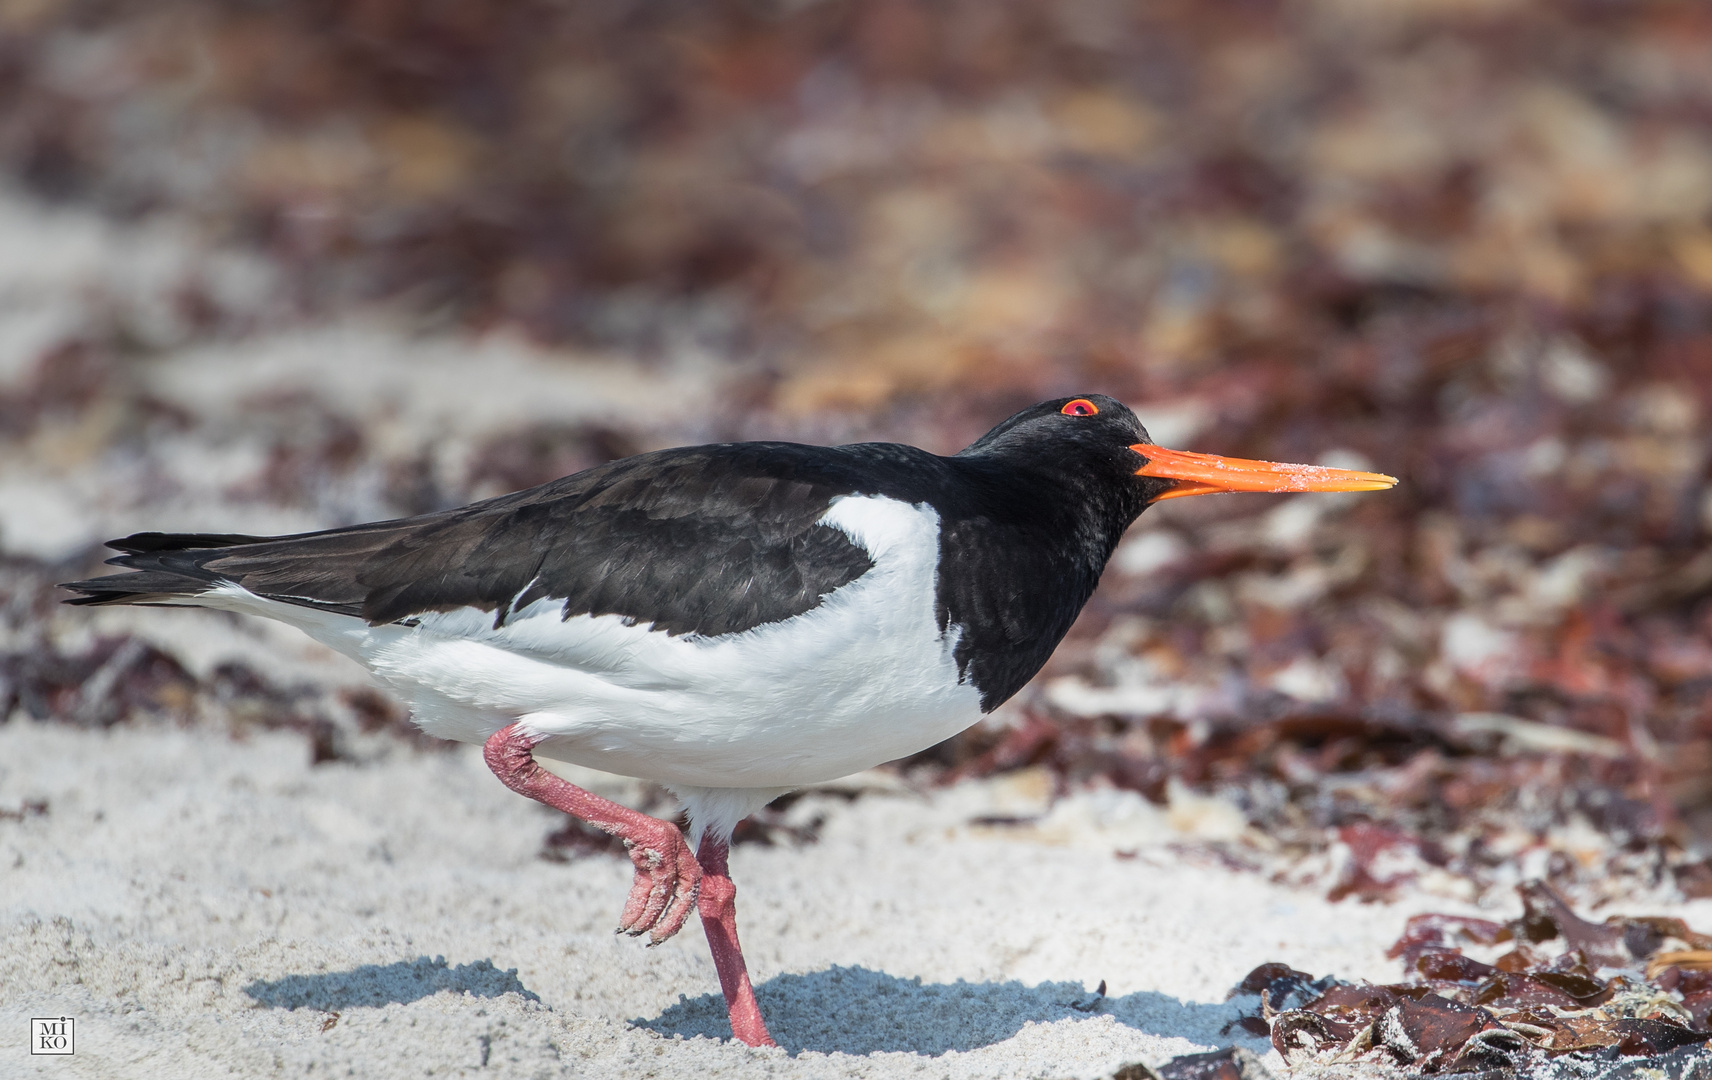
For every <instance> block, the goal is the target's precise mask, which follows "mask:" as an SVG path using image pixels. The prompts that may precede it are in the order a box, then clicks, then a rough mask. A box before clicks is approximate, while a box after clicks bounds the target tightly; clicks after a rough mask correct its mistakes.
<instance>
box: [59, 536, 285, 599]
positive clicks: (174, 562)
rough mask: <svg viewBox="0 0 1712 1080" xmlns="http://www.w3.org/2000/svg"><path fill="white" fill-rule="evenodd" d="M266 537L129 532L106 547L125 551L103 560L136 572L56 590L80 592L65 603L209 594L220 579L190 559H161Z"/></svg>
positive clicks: (70, 582)
mask: <svg viewBox="0 0 1712 1080" xmlns="http://www.w3.org/2000/svg"><path fill="white" fill-rule="evenodd" d="M267 539H269V538H268V537H265V536H245V535H242V534H240V533H159V532H142V533H133V534H132V535H130V536H126V537H122V538H120V539H118V540H109V541H107V546H108V547H110V548H113V549H114V550H116V551H122V552H124V553H125V554H123V555H120V556H118V557H117V558H113V559H108V560H107V561H108V563H110V564H112V565H115V566H124V567H129V568H132V569H134V570H136V571H137V572H136V573H130V574H114V575H113V576H111V577H102V578H91V579H90V580H88V581H68V582H66V583H65V584H63V585H61V586H60V588H62V589H71V590H73V591H75V592H80V593H83V594H84V595H82V596H75V597H72V598H71V599H69V600H67V601H65V602H66V603H68V604H84V605H98V604H170V603H173V602H174V598H175V597H188V596H195V595H197V594H198V593H203V592H206V591H208V589H209V588H210V587H212V586H213V585H215V584H216V583H218V582H219V581H220V578H219V576H218V575H215V574H211V573H209V572H207V571H205V570H203V569H202V568H201V566H200V565H199V564H198V560H196V559H195V558H194V556H193V555H192V556H191V557H188V558H187V557H185V556H180V557H178V558H174V559H171V560H170V561H168V560H167V559H166V558H163V556H166V555H169V554H170V553H174V552H185V553H193V552H197V551H204V550H209V549H216V548H227V547H235V546H237V545H239V544H258V543H262V542H263V541H265V540H267Z"/></svg>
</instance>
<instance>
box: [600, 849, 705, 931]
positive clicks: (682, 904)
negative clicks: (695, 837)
mask: <svg viewBox="0 0 1712 1080" xmlns="http://www.w3.org/2000/svg"><path fill="white" fill-rule="evenodd" d="M622 835H623V839H624V847H625V849H626V850H627V851H629V852H630V861H631V862H632V863H634V864H636V877H635V878H634V880H632V882H631V884H630V899H629V900H627V901H626V902H625V904H624V914H623V915H621V916H619V920H618V930H617V933H620V934H629V935H630V936H631V937H640V936H641V935H643V934H647V935H648V944H649V945H658V944H660V942H662V941H665V940H666V939H667V938H669V937H671V936H672V935H673V934H675V933H677V932H678V931H679V930H682V929H683V926H684V922H685V921H686V920H688V919H689V917H690V912H692V911H694V910H695V909H696V897H697V896H698V895H699V894H700V892H701V877H702V875H701V864H700V863H698V862H696V857H695V853H694V852H692V851H691V850H690V846H689V844H688V843H687V842H686V841H685V840H684V834H683V833H682V832H681V831H679V829H678V827H677V826H676V825H674V824H672V823H671V822H669V821H659V820H657V819H649V823H648V824H647V825H632V826H630V827H629V828H627V829H626V830H625V831H624V833H623V834H622Z"/></svg>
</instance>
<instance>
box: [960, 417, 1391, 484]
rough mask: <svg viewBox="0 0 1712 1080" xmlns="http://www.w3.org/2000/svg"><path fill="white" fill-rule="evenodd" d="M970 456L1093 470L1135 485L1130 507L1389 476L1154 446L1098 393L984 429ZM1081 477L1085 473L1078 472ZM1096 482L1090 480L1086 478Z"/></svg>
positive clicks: (1375, 481) (1130, 419) (1136, 424)
mask: <svg viewBox="0 0 1712 1080" xmlns="http://www.w3.org/2000/svg"><path fill="white" fill-rule="evenodd" d="M963 453H964V454H969V455H988V454H990V455H1004V456H1007V457H1009V456H1020V455H1023V454H1027V455H1031V456H1035V457H1036V459H1037V460H1038V455H1050V456H1051V457H1052V458H1055V459H1057V460H1058V461H1060V462H1061V463H1062V465H1063V466H1065V467H1068V468H1070V469H1078V468H1080V469H1084V470H1093V471H1097V472H1098V473H1100V474H1104V475H1105V476H1107V477H1110V479H1111V481H1113V482H1118V481H1119V480H1120V478H1121V482H1122V483H1123V484H1125V485H1137V486H1136V487H1133V488H1130V489H1129V490H1128V491H1127V492H1126V494H1128V495H1130V499H1126V500H1125V501H1131V499H1134V497H1135V496H1139V499H1138V500H1135V503H1136V509H1137V511H1138V512H1139V509H1140V507H1142V506H1147V505H1151V504H1152V503H1156V502H1160V501H1162V500H1164V499H1177V498H1182V497H1183V496H1186V495H1211V494H1213V493H1215V492H1221V491H1275V492H1290V491H1382V490H1384V489H1386V488H1389V487H1392V486H1394V485H1395V484H1396V483H1397V480H1396V478H1395V477H1391V476H1386V475H1384V474H1382V473H1371V472H1358V471H1356V470H1354V469H1331V468H1326V467H1324V466H1321V465H1290V464H1284V463H1281V462H1276V461H1249V460H1247V459H1244V458H1231V457H1218V456H1216V455H1213V454H1198V453H1194V452H1192V451H1188V450H1167V449H1166V448H1164V447H1162V446H1155V445H1154V443H1153V440H1152V439H1151V438H1150V437H1149V436H1148V434H1147V429H1146V428H1144V427H1142V426H1141V421H1140V420H1139V419H1137V418H1136V415H1135V413H1133V412H1131V411H1130V410H1129V408H1128V407H1127V406H1125V405H1124V404H1123V402H1121V401H1118V400H1117V399H1116V398H1110V397H1107V396H1105V395H1104V394H1086V395H1083V396H1080V397H1069V398H1056V399H1054V400H1052V401H1043V402H1041V403H1040V404H1038V405H1032V406H1030V407H1029V408H1027V409H1024V410H1023V411H1022V412H1019V413H1017V414H1016V415H1015V416H1013V417H1011V418H1010V419H1009V420H1006V421H1005V422H1004V423H1002V424H1000V425H999V426H998V427H995V428H994V429H993V430H991V431H989V432H987V434H985V435H983V436H982V437H981V438H980V439H979V440H977V441H976V442H975V443H974V444H973V445H971V446H970V447H969V448H968V449H967V450H965V451H963ZM1084 475H1085V476H1087V474H1086V473H1084ZM1087 479H1089V480H1095V479H1096V477H1094V476H1087Z"/></svg>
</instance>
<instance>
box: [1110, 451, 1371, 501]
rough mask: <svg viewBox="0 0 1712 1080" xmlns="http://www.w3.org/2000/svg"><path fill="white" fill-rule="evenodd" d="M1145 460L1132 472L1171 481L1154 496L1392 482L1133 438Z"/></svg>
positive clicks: (1362, 487)
mask: <svg viewBox="0 0 1712 1080" xmlns="http://www.w3.org/2000/svg"><path fill="white" fill-rule="evenodd" d="M1130 449H1131V450H1134V451H1135V452H1136V453H1138V454H1140V455H1141V456H1142V457H1144V458H1146V459H1147V464H1146V465H1143V466H1142V467H1141V468H1139V469H1137V470H1136V471H1135V474H1136V475H1137V476H1157V477H1160V478H1161V479H1166V480H1175V481H1177V485H1176V486H1175V487H1172V488H1169V489H1168V490H1166V492H1165V493H1164V494H1163V495H1160V496H1159V497H1158V499H1155V500H1154V501H1155V502H1157V501H1159V499H1180V498H1182V497H1183V496H1185V495H1211V494H1213V493H1214V492H1218V491H1384V490H1385V489H1386V488H1388V487H1393V486H1395V485H1396V483H1397V478H1396V477H1395V476H1386V475H1385V474H1384V473H1371V472H1357V471H1355V470H1354V469H1328V468H1325V467H1324V466H1321V465H1284V464H1280V463H1279V462H1276V461H1245V460H1244V459H1242V458H1228V457H1217V456H1215V455H1213V454H1195V453H1190V452H1189V451H1187V450H1167V449H1165V448H1164V447H1163V446H1150V445H1148V444H1147V443H1137V444H1135V445H1134V446H1132V447H1130Z"/></svg>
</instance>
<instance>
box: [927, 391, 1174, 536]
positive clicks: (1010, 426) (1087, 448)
mask: <svg viewBox="0 0 1712 1080" xmlns="http://www.w3.org/2000/svg"><path fill="white" fill-rule="evenodd" d="M1152 442H1153V440H1152V439H1151V438H1149V437H1148V434H1147V429H1146V428H1144V427H1142V426H1141V421H1140V420H1139V419H1138V418H1137V417H1136V415H1135V413H1133V412H1131V411H1130V408H1129V406H1127V405H1125V404H1124V403H1123V402H1121V401H1119V400H1117V399H1116V398H1113V397H1107V396H1106V395H1105V394H1082V395H1078V396H1076V397H1064V398H1053V399H1052V400H1051V401H1042V402H1041V403H1040V404H1038V405H1030V406H1029V407H1028V408H1026V409H1024V410H1022V411H1021V412H1019V413H1017V414H1016V415H1015V416H1012V417H1011V418H1010V419H1008V420H1005V421H1004V422H1003V423H1001V424H999V425H998V426H997V427H995V428H993V430H991V431H989V432H987V433H986V434H985V435H983V436H981V437H980V438H979V439H976V440H975V441H974V442H973V443H971V444H970V445H969V447H968V448H967V449H965V450H964V451H963V452H962V453H960V454H958V455H957V456H958V457H960V458H974V459H980V460H986V461H994V462H1003V463H1005V464H1006V465H1007V466H1009V467H1011V468H1015V469H1017V470H1019V471H1021V472H1025V473H1028V474H1034V475H1045V476H1051V477H1053V478H1054V480H1055V482H1056V483H1057V484H1059V485H1061V486H1062V487H1063V489H1064V490H1065V491H1066V493H1067V494H1068V493H1070V492H1075V491H1082V492H1086V491H1087V490H1088V489H1090V488H1092V489H1096V490H1100V491H1101V492H1102V493H1104V494H1108V495H1110V496H1114V497H1116V501H1117V502H1119V503H1121V504H1122V506H1123V507H1124V508H1125V509H1129V508H1130V507H1132V506H1133V510H1131V511H1130V513H1129V516H1130V518H1131V519H1132V520H1133V518H1134V516H1135V515H1136V514H1139V513H1140V512H1141V510H1142V509H1143V508H1144V507H1145V506H1146V505H1147V504H1148V503H1150V502H1152V501H1153V500H1154V499H1156V498H1158V497H1159V496H1160V495H1162V494H1163V493H1164V492H1165V491H1166V490H1167V489H1169V488H1170V487H1171V486H1172V484H1173V481H1171V480H1168V479H1162V478H1157V477H1150V476H1139V475H1137V472H1136V470H1138V469H1140V468H1141V467H1142V466H1144V465H1146V464H1147V459H1145V458H1143V457H1142V456H1141V455H1140V454H1138V453H1136V451H1134V450H1133V449H1131V447H1134V446H1138V445H1147V444H1151V443H1152ZM1126 524H1127V522H1126Z"/></svg>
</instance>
